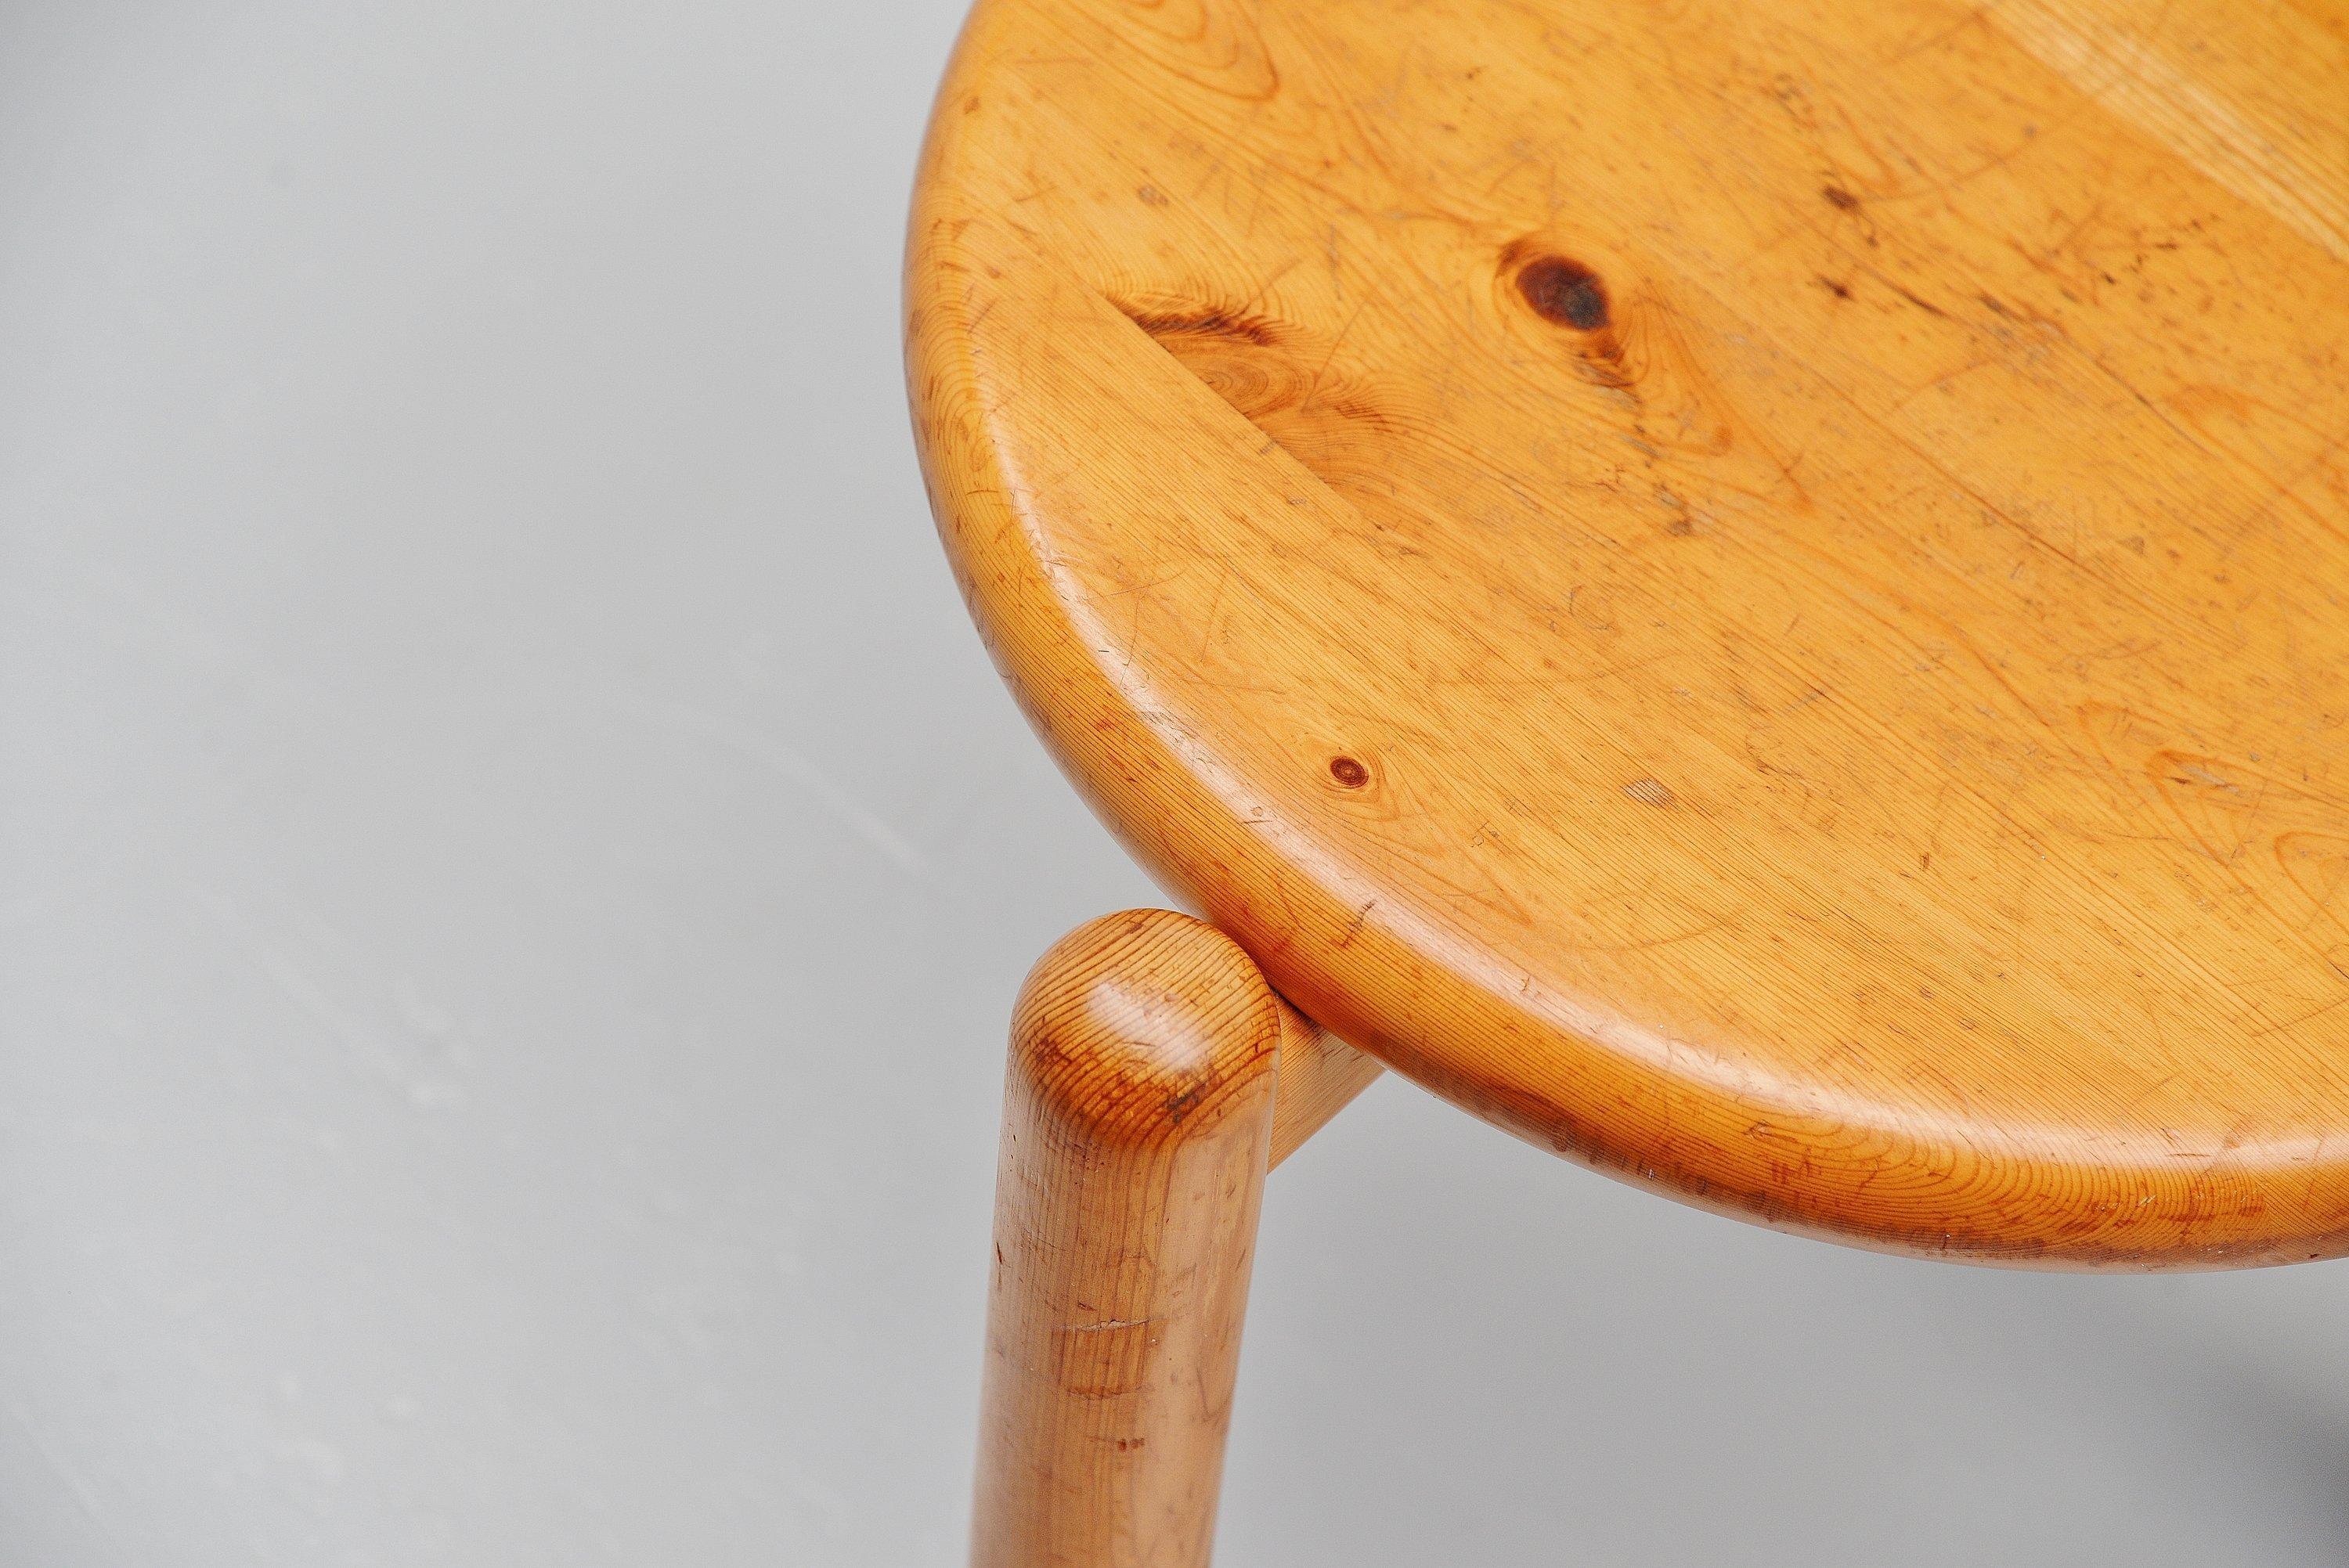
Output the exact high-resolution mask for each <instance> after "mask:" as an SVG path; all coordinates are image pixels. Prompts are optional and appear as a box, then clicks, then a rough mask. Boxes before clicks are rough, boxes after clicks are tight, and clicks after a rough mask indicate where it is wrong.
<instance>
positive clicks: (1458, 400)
mask: <svg viewBox="0 0 2349 1568" xmlns="http://www.w3.org/2000/svg"><path fill="white" fill-rule="evenodd" d="M2344 83H2349V10H2344V5H2342V4H2340V3H2339V0H2299V3H2296V4H2292V5H2277V6H2269V7H2260V8H2255V9H2254V8H2244V7H2239V6H2234V5H2225V4H2222V3H2221V0H2165V3H2163V4H2159V5H2154V4H2137V3H2133V0H2005V3H2001V4H1993V5H1943V4H1939V3H1926V0H1906V3H1898V4H1885V3H1881V0H1673V3H1669V4H1661V3H1660V4H1652V5H1624V4H1619V3H1618V0H1522V3H1512V4H1495V3H1491V0H1475V3H1470V0H1365V3H1361V4H1350V5H1330V4H1326V3H1322V0H1264V3H1262V4H1247V3H1242V0H1159V3H1154V4H1148V5H1144V4H1137V3H1132V0H981V4H980V5H978V9H977V10H976V11H975V12H974V14H973V15H972V17H971V20H970V22H969V25H968V29H967V31H966V35H965V37H964V39H963V42H962V44H961V46H960V48H959V50H958V52H957V57H956V60H955V63H954V65H953V67H952V68H951V70H950V73H949V75H948V77H947V82H946V84H945V86H944V88H942V90H941V94H940V97H939V99H938V104H937V108H936V114H935V116H934V119H933V123H932V129H931V136H930V140H929V144H928V147H927V150H926V153H925V157H924V161H923V165H922V171H921V175H920V181H919V186H918V191H917V196H916V211H915V215H914V220H913V225H912V231H911V236H910V243H909V253H908V273H907V280H908V288H907V303H908V317H907V341H908V354H909V368H910V385H911V388H912V397H913V404H914V408H915V413H916V427H917V431H918V436H919V440H920V444H921V448H922V451H923V455H924V460H925V465H926V473H927V476H928V480H929V483H930V487H931V492H932V498H933V501H934V504H935V506H936V511H937V514H938V518H939V521H940V526H941V530H942V532H943V534H944V536H945V538H946V540H947V545H948V549H949V552H950V554H951V556H952V558H953V560H954V562H955V565H956V569H957V573H958V574H959V575H960V578H961V581H962V583H963V586H964V589H965V591H966V593H967V594H968V598H969V601H970V603H971V605H972V607H973V610H974V613H975V614H976V615H977V617H978V621H979V623H980V624H981V626H982V628H983V630H984V632H985V634H986V635H987V636H988V641H989V644H990V646H991V648H992V650H993V652H994V654H995V655H996V657H997V659H998V660H999V664H1000V665H1001V666H1002V668H1003V670H1004V671H1005V673H1006V675H1007V676H1008V677H1009V680H1010V682H1011V684H1012V686H1013V687H1014V689H1015V690H1016V691H1017V692H1018V693H1019V696H1020V698H1021V700H1022V702H1023V703H1024V704H1025V705H1026V707H1027V708H1028V711H1029V712H1030V715H1031V717H1033V719H1034V721H1035V722H1036V724H1037V725H1038V727H1039V728H1040V730H1041V731H1042V732H1043V734H1044V735H1045V737H1046V738H1047V739H1048V741H1049V742H1050V745H1051V746H1052V748H1053V749H1054V750H1055V752H1056V753H1057V754H1058V755H1059V756H1060V758H1061V759H1062V761H1063V762H1064V764H1065V765H1066V766H1067V767H1068V769H1070V771H1071V775H1072V777H1073V778H1074V779H1076V780H1077V782H1078V783H1079V785H1080V786H1081V788H1082V789H1084V791H1085V792H1086V794H1087V796H1088V798H1089V799H1091V801H1092V804H1093V805H1094V807H1095V809H1096V810H1098V811H1099V812H1100V814H1101V815H1102V818H1103V819H1104V820H1106V821H1108V822H1109V823H1110V824H1111V825H1112V827H1114V828H1115V829H1116V830H1118V831H1119V832H1120V833H1121V834H1122V835H1123V837H1124V839H1125V840H1126V841H1127V842H1128V843H1129V845H1130V846H1131V847H1132V848H1133V850H1134V851H1135V852H1136V853H1137V854H1138V855H1139V856H1140V857H1141V858H1142V859H1143V861H1145V862H1146V863H1147V864H1148V865H1149V866H1150V867H1151V868H1152V869H1153V870H1154V872H1156V873H1157V874H1158V875H1159V876H1160V877H1161V878H1162V879H1163V880H1164V881H1165V882H1167V883H1168V884H1169V885H1170V886H1172V887H1174V888H1175V889H1176V890H1178V891H1179V892H1181V893H1182V894H1183V895H1184V896H1185V899H1186V900H1187V901H1189V902H1190V903H1193V904H1194V905H1195V907H1197V908H1200V909H1201V910H1202V911H1204V912H1205V913H1206V914H1208V915H1209V916H1210V918H1212V919H1213V920H1214V921H1215V922H1216V924H1217V925H1218V926H1220V927H1221V928H1223V929H1224V930H1226V931H1227V932H1229V933H1230V934H1232V935H1233V936H1234V937H1235V938H1236V939H1237V941H1238V942H1239V943H1240V944H1241V945H1242V946H1243V947H1245V948H1246V949H1247V951H1248V952H1249V953H1250V954H1253V955H1254V957H1255V958H1256V959H1257V962H1258V963H1259V964H1260V965H1263V967H1264V969H1265V971H1266V973H1267V974H1268V975H1269V976H1270V978H1271V979H1272V981H1273V983H1274V984H1275V985H1277V986H1278V989H1279V991H1280V992H1281V994H1282V995H1287V996H1288V997H1290V998H1292V999H1293V1000H1295V1001H1296V1002H1297V1003H1298V1004H1299V1006H1302V1007H1303V1008H1304V1010H1305V1011H1306V1012H1307V1013H1308V1014H1309V1015H1310V1016H1313V1017H1315V1018H1317V1019H1319V1020H1321V1021H1322V1022H1324V1023H1326V1024H1328V1025H1330V1026H1332V1027H1333V1028H1334V1029H1336V1031H1337V1032H1338V1033H1339V1034H1340V1035H1342V1036H1343V1037H1346V1038H1347V1039H1349V1040H1351V1041H1354V1042H1355V1043H1357V1044H1358V1045H1360V1046H1361V1047H1363V1048H1364V1049H1365V1050H1367V1051H1369V1052H1371V1054H1373V1055H1375V1056H1377V1057H1380V1058H1381V1059H1383V1060H1384V1061H1386V1062H1387V1063H1388V1064H1390V1065H1392V1066H1393V1067H1395V1068H1399V1069H1401V1070H1402V1071H1403V1072H1405V1073H1407V1074H1409V1075H1410V1076H1411V1077H1413V1078H1415V1079H1417V1080H1418V1081H1420V1082H1421V1083H1423V1084H1425V1085H1427V1086H1428V1087H1430V1088H1433V1089H1434V1090H1436V1091H1437V1092H1439V1093H1441V1094H1444V1095H1445V1096H1447V1097H1449V1098H1451V1099H1454V1100H1455V1101H1457V1102H1458V1103H1460V1104H1462V1105H1464V1106H1465V1107H1467V1108H1468V1109H1472V1110H1474V1111H1475V1112H1476V1113H1478V1114H1480V1115H1483V1116H1485V1117H1487V1118H1489V1119H1492V1120H1494V1121H1495V1122H1497V1123H1499V1124H1500V1125H1502V1126H1504V1127H1506V1128H1509V1129H1510V1130H1514V1131H1516V1132H1517V1133H1519V1134H1521V1135H1523V1136H1525V1137H1526V1138H1529V1139H1532V1140H1537V1141H1538V1142H1540V1143H1542V1144H1544V1145H1546V1146H1547V1147H1550V1148H1553V1149H1556V1150H1558V1151H1560V1152H1562V1153H1567V1154H1570V1155H1573V1156H1575V1157H1577V1158H1579V1159H1582V1160H1584V1161H1588V1162H1590V1163H1592V1164H1595V1165H1597V1166H1599V1167H1601V1168H1603V1169H1605V1170H1608V1171H1611V1172H1613V1173H1615V1174H1617V1175H1619V1176H1621V1177H1624V1178H1626V1179H1628V1180H1631V1181H1638V1182H1640V1183H1642V1184H1645V1185H1648V1186H1651V1187H1653V1188H1656V1189H1659V1190H1661V1191H1668V1192H1671V1193H1672V1194H1674V1195H1676V1196H1679V1197H1681V1198H1683V1199H1685V1200H1688V1201H1691V1202H1699V1203H1703V1204H1706V1205H1709V1206H1712V1207H1714V1208H1717V1209H1721V1210H1723V1211H1726V1212H1737V1213H1742V1214H1744V1215H1747V1216H1750V1217H1753V1218H1755V1219H1758V1220H1761V1221H1763V1222H1767V1223H1772V1224H1777V1225H1783V1226H1787V1227H1792V1228H1796V1229H1801V1230H1805V1231H1809V1232H1814V1233H1825V1234H1831V1235H1836V1236H1839V1237H1842V1238H1844V1239H1847V1240H1852V1241H1857V1242H1859V1243H1865V1244H1870V1245H1878V1246H1886V1247H1893V1248H1899V1249H1902V1250H1908V1251H1912V1252H1919V1253H1929V1254H1932V1255H1941V1256H1951V1257H1961V1258H1970V1259H1975V1260H1980V1261H1988V1262H2003V1263H2017V1264H2041V1265H2061V1266H2108V1267H2175V1266H2210V1265H2224V1264H2250V1263H2273V1262H2283V1261H2289V1260H2292V1259H2299V1258H2308V1257H2314V1256H2323V1255H2332V1254H2336V1253H2341V1252H2343V1251H2344V1250H2349V1136H2344V1134H2349V772H2344V761H2345V760H2349V359H2344V346H2349V262H2344V234H2349V223H2345V222H2344V213H2349V91H2344Z"/></svg>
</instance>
